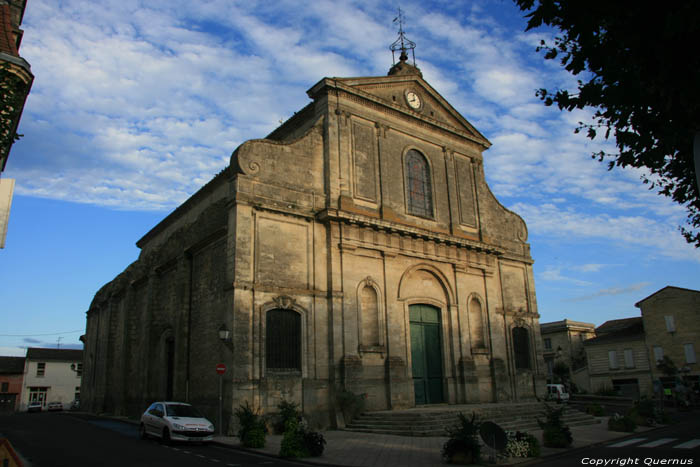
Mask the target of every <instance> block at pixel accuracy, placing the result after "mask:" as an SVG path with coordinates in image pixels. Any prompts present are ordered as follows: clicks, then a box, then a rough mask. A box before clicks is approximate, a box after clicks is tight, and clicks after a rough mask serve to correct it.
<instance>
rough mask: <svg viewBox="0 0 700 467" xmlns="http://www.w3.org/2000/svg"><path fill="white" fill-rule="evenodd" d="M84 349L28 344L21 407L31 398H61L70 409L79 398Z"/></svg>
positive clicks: (47, 399) (40, 399)
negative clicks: (43, 346) (31, 345)
mask: <svg viewBox="0 0 700 467" xmlns="http://www.w3.org/2000/svg"><path fill="white" fill-rule="evenodd" d="M82 362H83V351H82V350H75V349H43V348H37V347H29V348H28V349H27V356H26V358H25V365H24V380H23V382H22V386H23V387H22V396H21V403H20V408H19V410H26V408H27V404H29V403H30V402H35V401H36V402H41V404H42V406H43V408H44V410H45V409H46V406H47V405H48V403H49V402H62V403H63V406H64V407H65V408H66V409H67V408H69V407H70V406H71V404H72V403H73V402H74V401H76V400H77V401H80V387H81V379H82V373H83V363H82Z"/></svg>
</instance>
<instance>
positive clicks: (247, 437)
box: [234, 401, 267, 448]
mask: <svg viewBox="0 0 700 467" xmlns="http://www.w3.org/2000/svg"><path fill="white" fill-rule="evenodd" d="M234 414H235V415H236V417H238V423H239V425H240V428H239V429H238V439H240V440H241V443H242V444H243V446H245V447H248V448H263V447H265V435H266V434H267V427H266V426H265V420H264V419H263V417H261V416H260V414H259V413H258V411H257V410H254V409H253V408H252V407H250V405H249V404H248V401H246V403H245V405H241V406H239V408H237V409H236V410H235V411H234Z"/></svg>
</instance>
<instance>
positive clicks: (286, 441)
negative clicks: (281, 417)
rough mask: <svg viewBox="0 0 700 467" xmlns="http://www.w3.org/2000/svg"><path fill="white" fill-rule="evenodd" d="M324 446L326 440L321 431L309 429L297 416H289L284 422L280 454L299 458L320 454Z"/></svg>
mask: <svg viewBox="0 0 700 467" xmlns="http://www.w3.org/2000/svg"><path fill="white" fill-rule="evenodd" d="M325 446H326V440H325V438H324V437H323V435H322V434H321V433H318V432H316V431H312V430H309V429H308V427H306V425H305V424H304V423H303V422H301V421H300V420H299V419H297V418H290V419H288V420H287V422H286V423H285V429H284V435H283V436H282V444H281V446H280V456H281V457H287V458H299V457H309V456H314V457H317V456H320V455H321V454H323V450H324V449H325Z"/></svg>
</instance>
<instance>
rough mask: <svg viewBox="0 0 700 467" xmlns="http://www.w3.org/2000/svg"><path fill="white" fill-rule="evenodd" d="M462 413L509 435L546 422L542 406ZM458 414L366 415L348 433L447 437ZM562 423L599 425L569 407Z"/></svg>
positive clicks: (445, 409) (452, 410)
mask: <svg viewBox="0 0 700 467" xmlns="http://www.w3.org/2000/svg"><path fill="white" fill-rule="evenodd" d="M459 409H461V412H462V413H464V414H465V415H466V416H468V417H470V416H471V413H472V412H475V413H477V414H478V416H479V419H480V420H481V421H486V420H488V421H492V422H494V423H496V424H498V425H499V426H501V427H502V428H503V429H504V430H506V431H515V430H520V431H533V430H538V429H539V425H538V424H537V419H538V418H539V419H544V406H543V405H542V404H540V403H530V404H493V405H492V406H485V405H480V406H478V407H476V406H475V407H470V406H461V407H460V408H459ZM459 412H460V410H457V408H456V407H450V406H445V407H441V408H440V409H439V410H438V409H436V410H430V409H419V410H416V409H408V410H402V411H381V412H365V413H363V414H361V415H360V416H358V417H357V418H355V419H354V420H352V422H351V423H349V424H348V425H347V426H346V428H345V429H346V430H347V431H360V432H366V433H378V434H391V435H400V436H446V429H447V428H449V427H452V426H454V425H456V424H457V423H458V417H457V415H458V413H459ZM562 419H563V421H564V423H565V424H566V425H568V426H580V425H590V424H594V423H599V422H600V421H599V420H597V419H596V418H595V417H593V416H591V415H589V414H586V413H583V412H580V411H578V410H575V409H572V408H569V407H566V408H565V412H564V415H563V417H562Z"/></svg>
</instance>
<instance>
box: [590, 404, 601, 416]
mask: <svg viewBox="0 0 700 467" xmlns="http://www.w3.org/2000/svg"><path fill="white" fill-rule="evenodd" d="M586 413H587V414H590V415H593V416H594V417H602V416H604V415H605V409H603V407H601V406H600V405H599V404H593V405H589V406H588V407H586Z"/></svg>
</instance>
